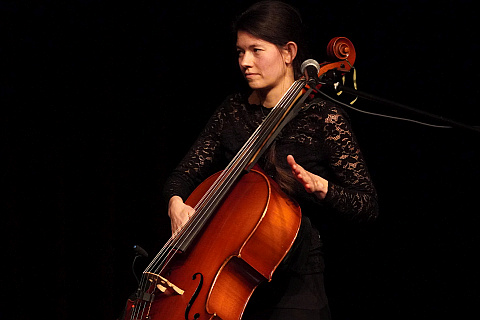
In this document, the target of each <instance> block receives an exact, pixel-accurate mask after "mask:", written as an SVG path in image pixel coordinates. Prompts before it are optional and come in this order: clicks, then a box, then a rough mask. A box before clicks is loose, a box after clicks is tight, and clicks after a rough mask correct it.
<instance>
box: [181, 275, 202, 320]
mask: <svg viewBox="0 0 480 320" xmlns="http://www.w3.org/2000/svg"><path fill="white" fill-rule="evenodd" d="M197 276H200V281H199V282H198V286H197V289H195V292H194V293H193V295H192V298H191V299H190V301H189V302H188V305H187V308H186V309H185V320H189V313H190V309H191V308H192V305H193V303H194V302H195V300H196V299H197V296H198V294H199V293H200V290H201V289H202V285H203V275H202V274H201V273H200V272H197V273H195V274H194V275H193V276H192V280H195V279H196V278H197ZM198 318H200V313H195V314H194V315H193V320H196V319H198Z"/></svg>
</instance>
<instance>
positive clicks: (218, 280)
mask: <svg viewBox="0 0 480 320" xmlns="http://www.w3.org/2000/svg"><path fill="white" fill-rule="evenodd" d="M327 55H328V56H329V57H331V58H334V59H336V60H338V61H336V62H332V63H329V62H326V63H323V64H321V65H319V71H318V77H319V79H320V84H318V83H316V82H312V81H310V80H311V79H308V77H307V78H305V77H302V78H300V79H299V80H296V81H295V82H294V83H293V84H292V86H291V87H290V88H289V89H288V90H287V92H286V93H285V94H284V95H283V97H282V98H281V99H280V101H279V102H278V103H277V105H276V106H275V107H274V108H273V109H272V110H271V112H270V113H269V114H268V116H267V117H266V118H265V119H264V121H263V122H262V123H261V125H260V126H259V127H258V128H257V129H256V130H255V132H254V133H253V134H252V135H251V136H250V138H249V139H248V140H247V141H246V142H245V144H244V145H243V147H242V148H241V149H240V150H239V151H238V153H237V154H236V156H235V157H234V158H233V159H232V160H231V161H230V163H229V164H228V166H227V167H226V168H225V169H224V170H223V171H221V172H219V173H216V174H214V175H212V176H211V177H209V178H208V179H206V180H205V181H204V182H202V183H201V184H200V185H199V186H198V187H197V188H196V189H195V190H194V191H193V192H192V194H191V195H190V196H189V197H188V199H187V200H186V201H185V203H186V204H188V205H190V206H191V207H193V208H194V209H195V213H194V214H193V215H192V217H191V218H190V219H189V220H188V222H187V223H186V224H185V225H184V226H183V228H182V229H181V230H180V231H179V232H177V233H175V234H174V235H172V237H171V238H170V239H169V240H168V241H167V243H166V244H165V245H164V247H163V248H162V249H161V250H160V251H159V253H158V254H157V255H156V256H155V258H154V259H152V261H151V262H150V264H149V265H148V266H147V268H146V269H145V271H144V272H143V274H142V278H141V280H140V282H139V286H138V288H137V290H136V291H135V292H134V294H133V295H132V296H131V297H130V298H129V299H128V300H127V303H126V306H125V310H124V314H123V315H122V317H121V319H124V320H128V319H130V320H133V319H135V320H147V319H151V320H163V319H165V320H181V319H185V320H191V319H193V320H195V319H198V320H218V319H223V320H234V319H236V320H238V319H241V318H242V315H243V312H244V310H245V307H246V306H247V303H248V300H249V299H250V297H251V295H252V293H253V292H254V290H255V288H257V286H258V285H259V284H260V283H262V282H264V281H270V280H271V279H272V276H273V273H274V271H275V270H276V268H277V267H278V265H279V264H280V263H281V261H282V260H283V258H284V257H285V256H286V254H287V252H288V251H289V250H290V248H291V247H292V245H293V242H294V241H295V238H296V236H297V233H298V230H299V228H300V222H301V210H300V207H299V206H298V204H297V203H296V202H295V201H293V200H292V199H290V198H289V197H288V196H287V195H286V194H284V193H283V192H282V191H281V189H280V187H278V185H277V184H276V183H275V182H274V181H273V180H272V179H271V178H270V177H268V176H267V175H266V174H264V173H263V172H262V171H261V169H259V168H258V166H256V162H257V160H258V159H259V158H260V156H261V155H262V154H263V152H264V151H265V150H266V149H267V148H268V146H269V145H270V144H271V143H272V142H273V140H274V139H275V137H276V136H277V135H278V133H279V132H280V131H281V130H282V128H283V127H284V126H285V125H286V124H287V123H288V122H289V121H290V120H291V119H293V118H294V117H295V116H296V115H297V114H298V112H300V111H301V110H302V108H304V107H305V101H306V99H307V98H309V97H310V96H311V95H312V94H313V92H314V91H315V90H318V88H319V86H321V81H322V79H324V78H325V77H326V73H327V72H328V71H335V72H339V73H342V74H344V73H346V72H348V71H349V70H350V69H351V68H352V67H353V63H354V61H355V49H354V47H353V45H352V43H351V42H350V41H349V40H348V39H347V38H344V37H337V38H334V39H332V40H331V41H330V42H329V44H328V46H327Z"/></svg>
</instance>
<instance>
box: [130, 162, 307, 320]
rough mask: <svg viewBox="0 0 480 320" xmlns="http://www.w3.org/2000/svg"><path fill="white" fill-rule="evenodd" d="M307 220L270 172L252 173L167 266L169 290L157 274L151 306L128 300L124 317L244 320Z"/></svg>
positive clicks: (206, 183)
mask: <svg viewBox="0 0 480 320" xmlns="http://www.w3.org/2000/svg"><path fill="white" fill-rule="evenodd" d="M218 175H219V173H217V174H215V175H213V176H211V177H210V178H209V179H207V180H205V181H204V182H203V183H202V184H201V185H200V186H199V187H197V189H195V191H194V192H193V193H192V194H191V196H190V197H189V198H188V200H187V201H186V203H187V204H189V205H190V206H194V205H195V204H196V203H197V202H198V201H199V200H200V198H201V197H202V195H203V194H204V193H205V192H206V190H208V188H209V187H210V186H211V184H212V183H213V182H214V181H215V180H216V178H217V177H218ZM300 221H301V212H300V207H299V206H298V205H297V204H296V203H295V202H293V201H292V200H290V199H289V198H288V197H287V196H286V195H285V194H284V193H283V192H282V191H281V190H280V189H279V187H278V186H277V185H276V183H275V182H273V180H271V179H270V178H269V177H267V176H266V175H265V174H263V173H262V172H260V171H256V170H252V171H250V172H249V173H248V174H245V175H243V176H242V177H241V178H240V180H239V181H238V183H237V184H236V185H235V186H234V187H233V189H232V190H231V191H230V194H229V196H228V197H227V198H226V199H225V200H224V201H223V202H222V204H221V205H220V207H219V208H218V210H217V212H216V213H215V215H214V216H213V217H212V219H211V220H210V222H209V224H208V228H205V231H204V232H203V233H202V234H201V235H200V236H199V237H198V238H197V239H195V241H194V243H193V245H191V246H190V247H189V248H188V250H187V251H186V252H182V253H178V252H176V254H174V255H172V256H173V257H172V259H171V260H170V261H169V262H168V264H167V265H165V266H164V267H163V268H162V272H161V274H160V276H161V278H162V279H166V280H168V284H165V282H164V281H160V282H163V289H166V290H163V292H162V290H159V288H158V287H157V284H158V283H159V281H158V279H159V278H158V277H157V276H158V275H155V274H151V275H150V276H149V278H150V282H151V285H150V288H149V290H148V292H149V293H148V295H152V296H151V297H153V298H152V301H151V303H149V304H147V305H145V304H143V306H142V309H144V310H141V312H140V311H139V310H137V307H138V306H137V305H135V302H134V301H129V303H128V304H127V308H126V315H125V318H124V319H152V320H181V319H188V320H190V319H199V320H207V319H212V320H213V319H223V320H234V319H235V320H237V319H241V318H242V315H243V311H244V309H245V307H246V304H247V302H248V300H249V298H250V296H251V295H252V293H253V291H254V290H255V288H256V287H257V286H258V285H259V284H260V283H261V282H263V281H269V280H271V278H272V275H273V272H274V271H275V269H276V268H277V266H278V265H279V264H280V262H281V261H282V259H283V258H284V257H285V255H286V253H287V252H288V250H289V249H290V248H291V246H292V244H293V242H294V240H295V238H296V235H297V232H298V229H299V227H300ZM172 251H175V249H172ZM149 297H150V296H149ZM139 306H140V305H139Z"/></svg>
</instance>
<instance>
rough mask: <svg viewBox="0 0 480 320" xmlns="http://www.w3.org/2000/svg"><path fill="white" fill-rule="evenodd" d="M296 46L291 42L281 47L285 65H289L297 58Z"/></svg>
mask: <svg viewBox="0 0 480 320" xmlns="http://www.w3.org/2000/svg"><path fill="white" fill-rule="evenodd" d="M297 49H298V47H297V44H296V43H295V42H293V41H289V42H287V44H286V45H285V46H284V47H283V53H284V54H283V58H284V60H285V63H286V64H291V63H292V62H293V59H295V57H296V56H297Z"/></svg>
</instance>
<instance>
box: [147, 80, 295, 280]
mask: <svg viewBox="0 0 480 320" xmlns="http://www.w3.org/2000/svg"><path fill="white" fill-rule="evenodd" d="M296 87H297V86H295V85H294V86H292V88H291V89H289V91H287V93H286V94H285V95H284V97H283V99H281V101H280V102H279V104H278V106H280V108H275V109H276V110H279V112H277V113H274V112H273V110H272V112H271V113H270V114H269V116H267V118H266V119H265V121H264V123H262V125H261V126H259V128H258V129H257V130H256V131H255V133H254V134H253V135H252V137H251V139H249V141H248V142H247V143H246V144H245V145H244V147H243V148H242V149H243V150H241V152H239V153H238V154H237V156H236V158H235V159H234V160H233V161H232V162H231V164H230V165H229V166H228V167H227V169H226V170H224V172H223V174H222V175H221V176H219V177H218V178H217V180H216V182H215V183H214V184H213V185H212V186H211V187H210V189H209V191H207V192H206V193H205V194H204V196H203V197H202V199H201V200H200V201H199V203H198V204H197V206H195V214H194V216H193V217H192V218H191V219H190V220H189V223H187V224H186V226H185V227H184V228H183V229H182V231H180V234H179V237H176V238H171V239H170V240H171V241H170V240H169V243H167V245H166V249H168V248H169V247H170V244H171V243H176V244H177V245H183V243H184V242H185V241H186V240H187V237H188V236H189V235H190V233H191V231H192V230H195V229H196V228H197V227H198V225H199V224H200V223H204V219H205V216H206V213H208V212H209V211H211V210H210V209H211V208H212V206H214V203H216V201H217V200H218V198H219V197H220V196H221V195H222V194H223V192H224V191H225V190H226V189H229V187H230V185H231V183H232V182H233V180H236V178H237V174H240V173H241V171H239V170H242V171H243V170H244V168H245V166H246V165H247V163H248V162H249V161H250V156H251V155H252V154H253V152H257V150H256V149H254V148H252V145H255V144H258V143H257V142H258V141H259V137H260V136H262V135H264V136H265V135H266V134H268V133H270V132H271V131H272V130H273V128H274V126H275V125H276V124H277V123H278V121H279V119H280V118H281V117H283V116H284V114H285V111H283V110H282V108H281V107H282V106H283V107H284V108H285V107H288V106H289V105H287V106H285V103H284V101H285V100H287V99H289V98H291V96H292V95H293V94H295V95H297V94H298V91H297V90H296V89H297V88H296ZM302 87H303V85H302ZM284 108H283V109H284ZM263 128H265V129H264V130H262V129H263ZM245 151H247V155H248V157H245V156H244V153H245ZM242 159H243V161H240V164H241V165H239V164H237V163H238V162H239V160H242ZM232 170H233V172H234V173H233V174H232V173H231V171H232ZM229 177H231V178H230V179H229ZM225 179H227V181H225ZM219 189H220V191H219ZM212 199H213V200H212ZM202 208H203V210H202ZM197 217H198V218H197ZM190 221H191V222H190ZM175 240H177V241H175ZM164 248H165V247H164ZM166 251H167V250H162V251H161V253H160V255H157V256H158V259H155V260H154V261H153V264H151V266H149V270H154V269H158V264H161V265H166V264H165V263H163V261H162V260H164V259H165V258H166V257H165V253H166ZM174 254H175V253H174ZM174 254H172V257H171V258H173V255H174ZM162 256H163V257H162ZM154 266H155V268H153V267H154ZM153 273H158V272H153Z"/></svg>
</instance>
